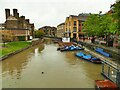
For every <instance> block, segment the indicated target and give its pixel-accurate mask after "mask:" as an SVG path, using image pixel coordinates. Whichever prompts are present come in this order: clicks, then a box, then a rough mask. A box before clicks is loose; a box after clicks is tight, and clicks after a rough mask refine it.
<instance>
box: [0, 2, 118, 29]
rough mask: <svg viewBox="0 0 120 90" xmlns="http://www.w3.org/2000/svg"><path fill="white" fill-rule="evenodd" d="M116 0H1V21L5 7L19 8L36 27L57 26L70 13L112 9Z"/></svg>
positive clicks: (20, 12)
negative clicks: (111, 6)
mask: <svg viewBox="0 0 120 90" xmlns="http://www.w3.org/2000/svg"><path fill="white" fill-rule="evenodd" d="M115 1H116V0H0V23H4V21H5V8H9V9H10V10H11V14H12V13H13V11H12V9H13V8H16V9H18V12H19V14H20V16H22V15H24V16H25V18H26V19H30V22H31V23H34V24H35V28H36V29H37V28H40V27H42V26H45V25H49V26H55V27H56V26H57V25H58V24H60V23H63V22H64V21H65V18H66V17H67V16H69V15H78V14H79V13H99V11H102V12H103V13H105V12H107V11H108V10H109V9H110V5H111V4H113V3H115Z"/></svg>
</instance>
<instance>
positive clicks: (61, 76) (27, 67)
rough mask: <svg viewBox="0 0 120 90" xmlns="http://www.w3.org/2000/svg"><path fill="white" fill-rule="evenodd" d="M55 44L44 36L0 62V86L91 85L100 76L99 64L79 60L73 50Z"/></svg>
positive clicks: (75, 86)
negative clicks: (61, 49) (64, 49)
mask: <svg viewBox="0 0 120 90" xmlns="http://www.w3.org/2000/svg"><path fill="white" fill-rule="evenodd" d="M57 47H58V45H57V44H54V43H53V42H52V41H51V40H50V39H46V40H45V42H44V43H43V44H40V45H36V46H33V47H31V48H29V49H27V50H25V51H23V52H21V53H19V54H16V55H14V56H12V57H10V58H8V59H6V60H4V61H2V62H1V63H2V74H1V76H2V87H3V88H94V85H95V82H94V81H95V80H97V79H104V77H103V76H102V75H101V65H100V64H99V65H98V64H93V63H90V62H88V61H84V60H82V59H79V58H77V57H75V56H74V54H75V52H60V51H57ZM42 72H44V73H43V74H42Z"/></svg>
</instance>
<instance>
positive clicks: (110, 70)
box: [102, 60, 120, 87]
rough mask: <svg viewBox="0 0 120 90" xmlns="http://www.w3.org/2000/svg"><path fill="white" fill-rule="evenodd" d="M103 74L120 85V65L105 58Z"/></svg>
mask: <svg viewBox="0 0 120 90" xmlns="http://www.w3.org/2000/svg"><path fill="white" fill-rule="evenodd" d="M102 75H104V76H105V77H106V78H108V79H110V80H111V81H113V82H114V83H116V84H117V85H118V86H119V87H120V66H118V65H117V64H115V63H113V62H109V61H106V60H105V61H103V62H102Z"/></svg>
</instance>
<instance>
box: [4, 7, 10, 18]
mask: <svg viewBox="0 0 120 90" xmlns="http://www.w3.org/2000/svg"><path fill="white" fill-rule="evenodd" d="M5 15H6V19H7V18H8V17H9V16H10V9H5Z"/></svg>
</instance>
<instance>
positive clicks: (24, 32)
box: [0, 9, 34, 40]
mask: <svg viewBox="0 0 120 90" xmlns="http://www.w3.org/2000/svg"><path fill="white" fill-rule="evenodd" d="M5 15H6V21H5V23H2V24H1V25H0V32H2V33H4V32H5V33H6V32H7V31H8V32H9V31H10V32H11V33H12V34H13V35H14V36H16V37H17V38H18V40H29V39H30V37H33V31H34V24H33V23H30V21H29V19H25V16H19V13H18V10H17V9H13V15H11V14H10V9H5Z"/></svg>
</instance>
